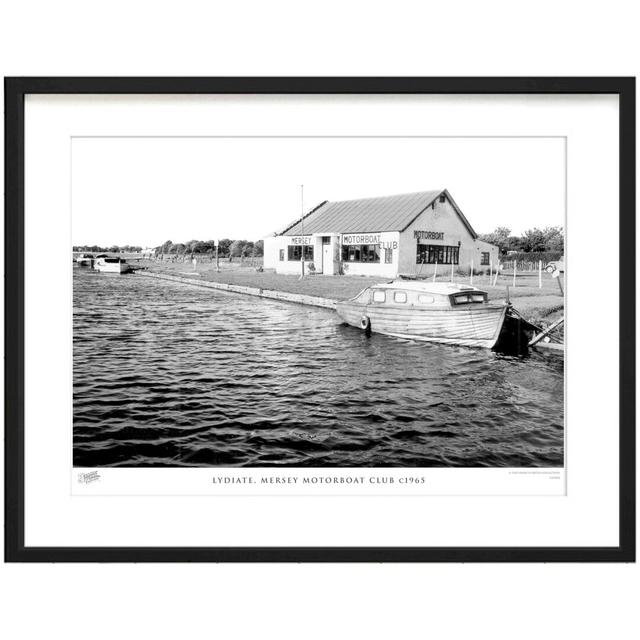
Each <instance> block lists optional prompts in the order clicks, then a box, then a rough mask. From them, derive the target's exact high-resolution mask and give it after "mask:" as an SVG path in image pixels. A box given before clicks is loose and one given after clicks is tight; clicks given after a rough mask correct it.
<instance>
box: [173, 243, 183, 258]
mask: <svg viewBox="0 0 640 640" xmlns="http://www.w3.org/2000/svg"><path fill="white" fill-rule="evenodd" d="M171 249H172V251H171V253H177V254H178V255H179V256H181V255H184V254H185V253H186V252H187V245H185V244H182V242H178V243H177V244H174V245H173V247H171Z"/></svg>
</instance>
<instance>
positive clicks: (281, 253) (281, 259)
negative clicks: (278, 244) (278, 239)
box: [280, 249, 284, 262]
mask: <svg viewBox="0 0 640 640" xmlns="http://www.w3.org/2000/svg"><path fill="white" fill-rule="evenodd" d="M280 262H284V249H280Z"/></svg>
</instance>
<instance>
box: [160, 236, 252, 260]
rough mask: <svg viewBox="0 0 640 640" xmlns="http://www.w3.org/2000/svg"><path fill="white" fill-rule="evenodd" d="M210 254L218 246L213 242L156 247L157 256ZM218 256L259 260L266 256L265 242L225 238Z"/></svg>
mask: <svg viewBox="0 0 640 640" xmlns="http://www.w3.org/2000/svg"><path fill="white" fill-rule="evenodd" d="M203 253H204V254H210V255H215V253H216V246H215V242H214V241H213V240H190V241H189V242H178V243H173V242H172V241H171V240H167V241H166V242H165V243H163V244H161V245H160V246H159V247H156V255H160V254H174V255H185V254H189V255H191V254H203ZM218 255H219V257H221V258H229V257H231V258H252V257H253V258H259V257H261V256H262V255H264V242H263V241H262V240H257V241H256V242H252V241H251V240H231V239H229V238H223V239H222V240H220V241H219V242H218Z"/></svg>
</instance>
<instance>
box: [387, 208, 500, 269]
mask: <svg viewBox="0 0 640 640" xmlns="http://www.w3.org/2000/svg"><path fill="white" fill-rule="evenodd" d="M416 232H418V233H424V234H434V235H437V234H442V237H441V238H438V237H434V238H423V239H421V240H419V239H418V238H416ZM419 242H420V244H427V245H428V244H430V245H436V246H438V245H440V246H449V247H456V246H457V247H459V264H458V265H454V270H456V269H462V270H466V271H468V270H469V269H470V268H471V264H472V263H473V267H474V269H481V268H483V267H482V266H481V264H480V262H481V257H482V256H481V253H482V251H488V252H489V253H490V254H491V255H490V260H491V259H493V264H494V265H495V264H496V263H497V259H498V247H494V246H493V245H490V244H488V243H486V242H482V241H480V240H475V239H474V238H473V236H472V235H471V233H470V231H469V229H468V228H467V226H466V225H465V224H464V223H463V222H462V220H461V219H460V216H459V215H458V213H457V211H456V210H455V209H454V207H453V205H452V204H451V203H450V202H449V200H448V199H447V200H446V201H445V202H440V201H439V200H438V201H436V202H435V203H434V206H433V208H432V207H431V206H429V207H428V208H427V209H426V211H424V212H423V213H422V214H421V215H420V216H418V218H416V220H414V221H413V222H412V223H411V225H409V227H408V228H407V229H406V230H405V231H403V232H402V233H401V234H400V263H399V266H398V273H401V274H404V273H406V274H420V275H432V274H433V273H434V271H436V265H434V264H424V265H420V264H418V263H417V259H416V256H417V245H418V243H419ZM486 268H489V266H487V267H486ZM447 271H451V265H450V264H442V265H438V266H437V272H438V273H445V272H447Z"/></svg>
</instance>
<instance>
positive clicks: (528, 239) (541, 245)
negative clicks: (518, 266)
mask: <svg viewBox="0 0 640 640" xmlns="http://www.w3.org/2000/svg"><path fill="white" fill-rule="evenodd" d="M522 248H523V250H524V251H527V252H529V251H544V250H545V249H546V237H545V233H544V231H542V229H538V227H534V228H533V229H527V231H525V232H524V234H523V235H522Z"/></svg>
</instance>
